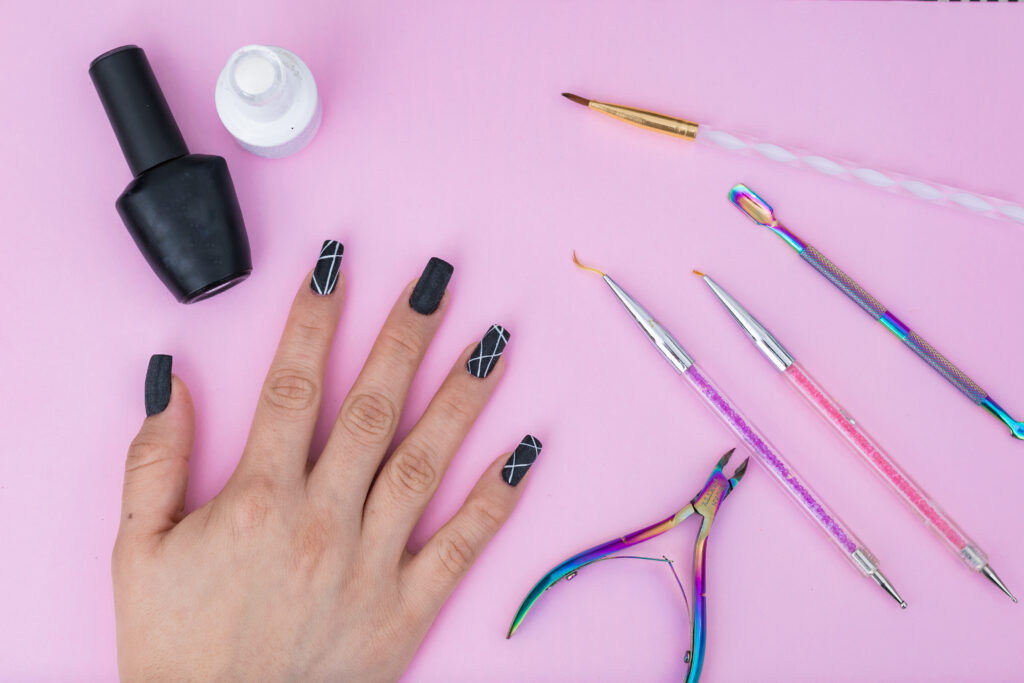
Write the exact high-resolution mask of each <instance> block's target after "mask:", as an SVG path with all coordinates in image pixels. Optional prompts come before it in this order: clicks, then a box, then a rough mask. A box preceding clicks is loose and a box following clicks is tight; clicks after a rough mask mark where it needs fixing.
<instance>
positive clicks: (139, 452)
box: [124, 434, 188, 483]
mask: <svg viewBox="0 0 1024 683" xmlns="http://www.w3.org/2000/svg"><path fill="white" fill-rule="evenodd" d="M154 466H158V467H174V466H178V467H188V462H187V461H186V460H185V459H184V458H182V457H181V456H179V455H177V454H176V453H175V452H174V451H173V450H172V449H170V448H168V447H167V446H165V445H164V444H162V443H159V442H157V441H150V440H149V439H148V437H146V436H143V435H141V434H140V435H139V436H137V437H135V440H134V441H132V443H131V445H130V446H128V456H127V458H125V463H124V474H125V482H126V483H130V482H131V481H132V480H133V479H134V478H135V477H137V476H139V474H140V473H141V472H142V471H144V470H148V469H152V468H153V467H154Z"/></svg>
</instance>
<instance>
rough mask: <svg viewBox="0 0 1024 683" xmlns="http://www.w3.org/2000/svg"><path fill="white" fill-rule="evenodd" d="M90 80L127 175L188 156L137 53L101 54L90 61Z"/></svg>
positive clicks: (132, 48)
mask: <svg viewBox="0 0 1024 683" xmlns="http://www.w3.org/2000/svg"><path fill="white" fill-rule="evenodd" d="M89 76H91V77H92V82H93V85H95V86H96V92H97V93H99V96H100V101H101V102H103V109H105V110H106V112H107V118H108V119H110V125H111V126H113V128H114V134H115V135H117V141H118V142H119V143H120V144H121V151H122V152H123V153H124V158H125V160H126V161H127V162H128V168H130V169H131V171H132V175H135V176H138V175H139V174H140V173H142V172H143V171H147V170H149V169H151V168H153V167H154V166H156V165H158V164H162V163H164V162H165V161H169V160H170V159H176V158H177V157H180V156H184V155H186V154H188V147H187V146H186V145H185V139H184V138H183V137H182V136H181V131H180V130H178V124H177V123H175V121H174V116H173V115H172V114H171V110H170V108H169V107H168V106H167V100H165V99H164V94H163V92H161V90H160V85H159V84H158V83H157V82H156V76H154V75H153V69H152V67H150V65H149V60H148V59H146V53H145V52H143V51H142V48H140V47H137V46H135V45H125V46H123V47H119V48H115V49H113V50H110V51H109V52H104V53H103V54H101V55H100V56H99V57H97V58H96V59H94V60H92V64H91V65H90V66H89Z"/></svg>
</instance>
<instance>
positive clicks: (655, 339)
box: [573, 252, 907, 609]
mask: <svg viewBox="0 0 1024 683" xmlns="http://www.w3.org/2000/svg"><path fill="white" fill-rule="evenodd" d="M573 262H575V263H576V265H577V266H579V267H580V268H582V269H583V270H588V271H590V272H592V273H596V274H598V275H600V276H601V278H602V279H604V281H605V284H607V285H608V287H609V288H610V289H611V290H612V292H613V293H614V294H615V296H616V297H618V299H619V301H620V302H621V303H622V305H623V306H625V307H626V310H627V311H629V314H630V315H631V316H633V319H634V320H635V321H636V323H637V324H638V325H639V326H640V329H641V330H643V331H644V333H645V334H646V335H647V338H648V339H650V341H651V343H652V344H654V346H655V348H657V349H658V351H659V352H660V353H661V355H662V356H664V357H665V360H667V361H668V362H669V364H670V365H671V366H672V367H673V368H675V370H676V372H678V373H679V374H681V375H682V376H683V377H684V378H685V379H686V381H687V382H688V383H689V384H690V386H691V387H692V388H693V389H694V390H695V391H696V392H697V393H698V394H699V395H700V396H701V398H703V399H704V402H705V403H706V404H707V405H708V406H709V407H710V408H711V411H712V412H713V413H714V414H715V415H717V416H718V418H719V419H721V420H722V421H723V422H724V423H725V424H726V425H727V426H728V427H729V428H730V429H731V430H732V431H733V433H734V434H736V436H738V437H739V438H740V440H742V441H743V443H744V444H745V445H746V446H747V448H748V449H749V450H750V451H751V453H753V455H754V459H755V460H756V461H757V462H758V463H760V464H761V466H762V467H764V468H765V469H766V470H768V473H769V474H771V475H772V478H773V479H774V480H775V481H776V482H777V483H778V484H780V485H781V486H782V488H783V490H785V491H786V493H788V494H789V497H790V498H791V499H792V500H793V501H795V502H796V503H797V504H798V505H799V506H800V508H801V509H802V510H803V511H804V512H805V513H807V515H808V517H809V518H810V519H811V520H812V521H814V523H815V524H817V525H818V528H819V529H820V530H821V531H823V532H824V533H825V535H826V536H827V537H828V539H829V540H830V541H831V542H832V545H833V546H835V547H836V548H837V549H838V550H839V551H840V552H842V554H843V556H844V557H845V558H846V559H847V560H848V561H849V562H850V563H851V564H852V565H853V566H854V567H855V568H856V569H857V570H858V571H859V572H861V573H862V574H863V575H864V576H867V577H870V578H871V579H873V580H874V581H875V582H876V583H877V584H878V585H879V586H881V587H882V589H883V590H884V591H885V592H886V593H888V594H889V595H890V596H891V597H892V598H893V599H894V600H895V601H896V602H897V603H898V604H899V605H900V607H902V608H904V609H906V607H907V603H906V601H904V600H903V598H901V597H900V594H899V593H898V592H896V589H895V588H894V587H893V586H892V584H891V583H890V582H889V581H888V580H887V579H886V578H885V575H884V574H882V572H881V570H880V569H879V567H878V560H877V559H876V558H875V556H874V555H872V554H871V551H869V550H868V549H867V547H866V546H865V545H864V544H863V543H862V542H861V541H860V540H859V539H858V538H857V537H856V536H855V535H854V534H853V532H852V531H851V530H850V529H849V527H847V526H846V525H845V524H844V523H843V522H842V520H840V519H839V517H838V516H837V515H836V514H835V513H834V512H832V510H831V509H830V508H829V507H828V505H827V504H826V503H825V501H824V499H822V497H821V496H819V495H818V494H817V493H815V492H814V490H813V489H812V488H811V487H810V485H808V484H807V482H806V481H805V480H804V478H803V477H801V476H800V475H799V474H798V473H797V471H796V470H795V469H793V467H792V465H790V464H789V462H787V461H786V459H785V458H784V457H783V456H782V454H781V453H779V451H778V450H777V449H776V448H775V447H774V446H772V445H771V444H770V443H769V442H768V439H766V438H765V437H764V435H763V434H762V433H761V432H760V431H759V430H758V429H757V427H755V426H754V425H753V423H751V422H750V420H748V419H747V418H746V417H744V416H743V414H742V413H741V412H740V410H739V408H738V407H737V406H736V404H735V403H733V402H732V401H731V400H729V398H728V397H727V396H726V395H725V394H723V393H722V391H721V390H720V389H719V388H718V387H717V386H715V384H714V383H713V382H712V381H711V379H710V378H709V377H707V375H705V374H704V371H703V370H701V369H700V368H698V367H697V366H696V365H695V364H694V361H693V358H691V357H690V355H689V354H688V353H687V352H686V351H685V350H684V349H683V347H682V346H681V345H680V344H679V342H678V341H676V339H675V337H673V336H672V335H671V334H670V333H669V332H668V330H666V329H665V328H664V327H662V326H661V324H660V323H658V321H657V320H655V319H654V317H653V316H652V315H651V314H650V313H648V312H647V310H646V309H645V308H644V307H643V306H641V305H640V303H639V302H638V301H637V300H636V299H634V298H633V297H631V296H630V295H629V294H628V293H627V292H626V290H624V289H623V288H622V287H620V286H619V284H618V283H617V282H616V281H615V280H613V279H612V278H611V276H610V275H608V274H607V273H604V272H602V271H600V270H598V269H596V268H591V267H589V266H585V265H583V264H582V263H580V261H579V259H578V258H576V253H575V252H573Z"/></svg>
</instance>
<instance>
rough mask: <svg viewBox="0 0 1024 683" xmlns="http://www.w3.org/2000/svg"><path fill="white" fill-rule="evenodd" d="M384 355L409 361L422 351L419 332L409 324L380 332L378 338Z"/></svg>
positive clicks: (417, 356)
mask: <svg viewBox="0 0 1024 683" xmlns="http://www.w3.org/2000/svg"><path fill="white" fill-rule="evenodd" d="M378 343H379V344H380V347H381V351H382V352H383V355H384V356H387V357H391V358H399V359H401V360H403V361H411V360H414V359H416V358H419V356H420V353H422V349H421V345H420V343H419V334H418V333H417V331H416V330H415V329H413V327H412V326H411V325H408V324H405V325H398V326H396V327H395V329H387V330H385V331H383V332H381V334H380V339H379V340H378Z"/></svg>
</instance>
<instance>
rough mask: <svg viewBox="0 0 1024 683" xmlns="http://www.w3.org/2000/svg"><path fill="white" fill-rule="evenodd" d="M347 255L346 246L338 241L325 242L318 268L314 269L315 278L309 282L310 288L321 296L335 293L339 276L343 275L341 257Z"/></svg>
mask: <svg viewBox="0 0 1024 683" xmlns="http://www.w3.org/2000/svg"><path fill="white" fill-rule="evenodd" d="M344 253H345V245H343V244H342V243H341V242H339V241H337V240H324V246H322V247H320V258H318V259H317V261H316V268H314V269H313V277H312V278H311V279H310V281H309V288H310V289H312V290H313V291H314V292H316V293H317V294H320V295H321V296H327V295H328V294H330V293H331V292H333V291H334V286H335V285H336V284H338V275H339V274H340V273H341V255H342V254H344Z"/></svg>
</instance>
